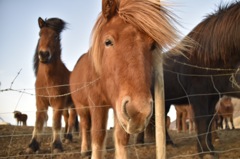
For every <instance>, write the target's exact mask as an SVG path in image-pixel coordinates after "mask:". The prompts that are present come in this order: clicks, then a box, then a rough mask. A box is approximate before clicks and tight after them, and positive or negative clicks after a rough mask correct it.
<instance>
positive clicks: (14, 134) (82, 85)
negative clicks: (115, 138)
mask: <svg viewBox="0 0 240 159" xmlns="http://www.w3.org/2000/svg"><path fill="white" fill-rule="evenodd" d="M174 62H178V63H181V62H179V61H176V60H174ZM181 64H183V65H188V66H191V67H195V68H200V69H206V70H217V71H232V70H233V69H221V68H203V67H199V66H194V65H189V64H187V63H181ZM21 71H22V69H20V71H19V72H18V73H17V75H16V76H15V78H14V79H13V80H12V82H11V85H10V87H9V88H6V89H0V93H1V92H6V91H14V92H19V93H21V95H20V97H19V99H18V101H17V104H16V106H15V109H14V110H16V109H17V107H18V103H19V102H20V100H21V99H22V96H23V95H24V94H26V95H31V96H40V97H47V98H56V97H62V96H68V95H71V94H72V93H76V92H77V91H80V90H81V89H84V88H87V87H89V86H90V85H92V84H94V83H95V82H96V81H98V80H99V79H100V78H97V79H96V80H93V81H90V82H87V83H76V84H74V85H79V88H78V89H77V90H75V91H73V92H69V93H65V94H59V95H40V94H38V95H37V94H35V93H31V91H35V90H36V89H51V88H54V87H69V86H70V85H69V84H63V85H55V86H51V87H41V88H27V89H14V88H13V84H14V82H15V81H16V79H17V78H18V76H19V75H20V73H21ZM165 71H170V72H172V73H175V74H177V77H178V82H179V84H180V85H181V87H182V89H183V90H184V92H185V94H186V95H185V96H182V97H178V98H174V99H166V101H171V100H176V99H181V98H186V97H187V98H188V100H189V97H193V96H202V95H205V96H211V95H219V97H220V94H225V93H240V90H239V91H231V92H220V91H219V90H218V89H217V88H216V86H215V83H214V80H213V77H217V76H230V79H229V81H230V82H231V83H232V85H233V86H236V87H237V88H240V86H239V85H238V83H237V81H236V79H235V77H234V74H230V73H221V74H218V75H193V74H182V73H179V72H173V71H171V70H165ZM235 71H236V73H238V72H239V71H238V69H236V70H235ZM180 76H204V77H210V78H211V81H212V84H213V87H214V89H215V91H216V93H205V94H187V91H186V90H185V88H184V87H183V85H182V84H181V81H180V79H179V77H180ZM189 103H190V102H189ZM89 107H98V108H99V107H110V105H95V103H94V102H93V101H92V105H91V106H89ZM73 109H86V108H85V107H84V108H73ZM26 112H27V113H35V112H32V111H26ZM0 114H12V112H0ZM215 115H216V113H215V114H209V115H204V116H196V117H195V118H204V117H210V116H212V117H213V118H212V119H211V122H210V124H209V126H208V130H209V132H211V133H213V132H219V131H220V130H215V131H210V129H211V127H210V125H211V123H212V122H213V120H214V117H215ZM150 124H153V123H150ZM99 131H105V130H99ZM48 135H52V133H51V132H49V133H41V136H48ZM200 135H206V133H202V134H198V135H189V136H188V137H177V138H174V140H176V141H177V140H182V139H191V138H196V140H197V142H200V141H198V136H200ZM22 136H29V137H30V136H32V134H31V133H29V134H26V133H25V134H17V132H16V127H14V129H13V130H12V132H9V134H5V135H1V136H0V139H1V138H9V137H10V141H9V145H12V144H13V138H14V137H22ZM206 140H207V138H206ZM137 146H155V143H144V144H132V145H127V146H126V148H130V147H133V148H134V151H135V154H136V158H137V159H139V154H138V151H137ZM209 150H210V148H209ZM235 150H240V148H230V149H227V150H221V151H218V150H216V151H213V152H215V153H217V154H221V153H226V152H231V151H235ZM10 151H11V146H10V147H9V148H8V156H6V157H1V156H0V159H1V158H2V159H5V158H18V157H27V156H28V157H29V156H38V155H42V154H32V155H30V154H27V155H17V156H13V155H11V154H10ZM107 151H115V149H114V148H108V149H107ZM73 153H74V154H80V152H75V151H74V152H64V154H73ZM204 153H205V152H203V149H202V152H200V153H193V154H184V155H181V154H178V155H177V156H173V157H171V158H172V159H175V158H186V157H193V156H198V155H199V154H204ZM44 155H46V156H51V158H53V157H54V155H55V154H52V153H51V154H44ZM57 155H61V153H59V154H57Z"/></svg>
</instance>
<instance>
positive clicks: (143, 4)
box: [89, 0, 181, 72]
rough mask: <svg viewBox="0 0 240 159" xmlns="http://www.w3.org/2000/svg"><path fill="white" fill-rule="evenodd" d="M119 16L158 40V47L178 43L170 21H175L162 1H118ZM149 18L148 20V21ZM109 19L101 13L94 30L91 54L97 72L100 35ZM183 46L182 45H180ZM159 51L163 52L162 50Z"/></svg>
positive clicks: (100, 54) (99, 57) (99, 58)
mask: <svg viewBox="0 0 240 159" xmlns="http://www.w3.org/2000/svg"><path fill="white" fill-rule="evenodd" d="M118 3H119V4H118V5H117V7H118V16H119V17H120V18H121V19H123V20H124V21H125V22H126V23H130V24H132V25H133V26H135V27H137V28H138V29H139V30H142V31H143V32H145V33H147V34H148V35H149V36H150V37H151V38H153V39H154V41H155V42H156V45H157V46H158V47H157V48H159V49H161V50H162V48H165V49H167V48H169V47H170V46H171V45H174V44H176V43H177V39H178V35H177V31H176V28H175V27H174V26H173V25H172V24H171V23H170V21H171V20H172V21H175V20H174V18H173V17H172V16H171V13H170V12H169V11H168V10H167V9H166V8H164V7H163V5H162V4H160V2H153V1H151V0H144V1H142V0H141V1H140V0H131V1H118ZM146 19H147V21H146ZM106 23H107V20H106V19H104V17H103V15H102V14H100V15H99V17H98V20H97V22H96V24H95V26H94V28H93V30H92V38H91V39H92V41H91V49H90V51H89V52H90V54H91V56H92V58H93V63H94V66H95V69H96V71H97V72H99V67H100V66H101V62H100V61H101V57H102V52H101V50H100V47H99V45H100V37H99V35H101V34H100V32H101V30H102V27H103V26H105V25H106ZM178 47H179V48H180V47H181V46H180V45H179V46H178ZM161 50H160V51H159V53H161V52H162V51H161Z"/></svg>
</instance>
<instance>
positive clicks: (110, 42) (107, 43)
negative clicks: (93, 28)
mask: <svg viewBox="0 0 240 159" xmlns="http://www.w3.org/2000/svg"><path fill="white" fill-rule="evenodd" d="M105 45H106V46H113V43H112V41H111V40H109V39H107V40H106V41H105Z"/></svg>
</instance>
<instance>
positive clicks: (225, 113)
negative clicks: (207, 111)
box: [215, 95, 235, 129]
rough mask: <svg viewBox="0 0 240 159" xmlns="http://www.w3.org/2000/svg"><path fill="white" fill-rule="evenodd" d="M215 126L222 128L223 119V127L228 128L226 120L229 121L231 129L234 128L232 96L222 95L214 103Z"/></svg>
mask: <svg viewBox="0 0 240 159" xmlns="http://www.w3.org/2000/svg"><path fill="white" fill-rule="evenodd" d="M215 109H216V113H217V117H216V126H217V128H221V129H223V120H224V121H225V129H230V127H229V125H228V120H229V121H230V122H231V125H232V129H235V127H234V124H233V111H234V107H233V103H232V98H231V97H228V96H225V95H224V96H223V97H222V98H220V99H219V101H218V102H217V104H216V108H215Z"/></svg>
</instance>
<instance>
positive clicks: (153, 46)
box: [151, 43, 156, 51]
mask: <svg viewBox="0 0 240 159" xmlns="http://www.w3.org/2000/svg"><path fill="white" fill-rule="evenodd" d="M155 49H156V44H155V43H153V44H152V46H151V51H153V50H155Z"/></svg>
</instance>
